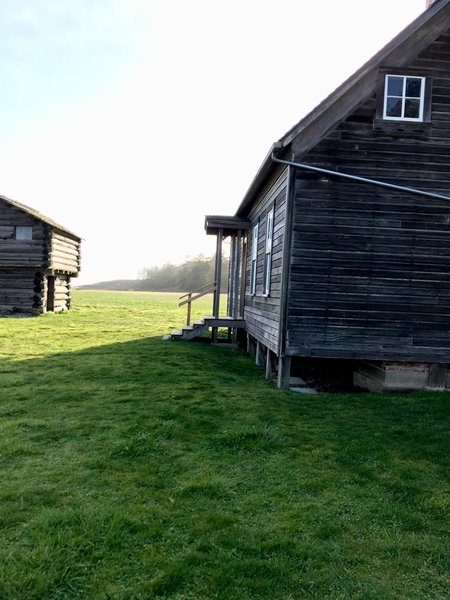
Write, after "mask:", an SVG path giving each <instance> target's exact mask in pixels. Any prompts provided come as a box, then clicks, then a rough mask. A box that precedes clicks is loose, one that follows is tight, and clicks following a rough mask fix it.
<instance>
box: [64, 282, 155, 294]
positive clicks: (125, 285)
mask: <svg viewBox="0 0 450 600" xmlns="http://www.w3.org/2000/svg"><path fill="white" fill-rule="evenodd" d="M143 283H144V282H143V280H142V279H114V280H113V281H99V282H98V283H88V284H86V285H75V286H73V287H74V288H76V289H77V290H111V291H121V292H122V291H129V290H136V291H142V289H143Z"/></svg>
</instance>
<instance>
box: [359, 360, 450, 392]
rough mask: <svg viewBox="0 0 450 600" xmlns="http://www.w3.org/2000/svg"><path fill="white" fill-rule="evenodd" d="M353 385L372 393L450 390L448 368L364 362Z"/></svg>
mask: <svg viewBox="0 0 450 600" xmlns="http://www.w3.org/2000/svg"><path fill="white" fill-rule="evenodd" d="M353 383H354V385H356V386H358V387H361V388H364V389H367V390H369V391H371V392H407V391H413V390H445V389H448V388H449V387H450V375H449V370H448V365H446V364H438V363H403V362H361V363H359V365H358V367H357V369H356V370H355V371H354V373H353Z"/></svg>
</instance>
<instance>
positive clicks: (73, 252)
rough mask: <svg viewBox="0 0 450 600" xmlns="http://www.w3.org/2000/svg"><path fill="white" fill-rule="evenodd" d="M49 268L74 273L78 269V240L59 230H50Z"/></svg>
mask: <svg viewBox="0 0 450 600" xmlns="http://www.w3.org/2000/svg"><path fill="white" fill-rule="evenodd" d="M49 259H50V269H52V270H54V271H63V272H65V273H73V274H76V273H78V271H79V270H80V242H79V240H77V239H75V238H72V237H69V236H68V235H66V234H63V233H61V232H59V231H56V230H54V231H52V235H51V246H50V256H49Z"/></svg>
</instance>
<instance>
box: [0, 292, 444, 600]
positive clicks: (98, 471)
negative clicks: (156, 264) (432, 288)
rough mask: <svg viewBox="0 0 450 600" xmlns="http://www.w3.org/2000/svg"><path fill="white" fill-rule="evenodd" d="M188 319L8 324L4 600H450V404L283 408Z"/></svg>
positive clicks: (80, 303) (92, 313)
mask: <svg viewBox="0 0 450 600" xmlns="http://www.w3.org/2000/svg"><path fill="white" fill-rule="evenodd" d="M197 310H198V311H199V312H200V313H202V312H204V313H205V314H207V313H210V311H211V308H210V305H209V304H208V305H206V303H204V304H203V306H202V305H200V306H199V307H198V308H197ZM183 318H184V311H183V310H182V309H178V308H177V294H156V293H138V292H137V293H132V292H130V293H128V292H111V293H109V292H87V291H83V292H81V291H78V292H75V294H74V308H73V310H72V311H70V312H68V313H66V314H56V315H54V314H48V315H44V316H42V317H37V318H31V319H1V320H0V433H1V435H0V466H1V468H0V478H1V481H0V507H1V510H0V599H1V600H22V599H24V600H25V599H26V600H28V599H30V600H31V599H42V600H53V599H72V598H82V599H88V600H89V599H103V600H107V599H109V600H112V599H114V600H119V599H120V600H139V599H152V598H167V599H174V600H175V599H176V600H188V599H198V600H210V599H221V600H246V599H258V600H277V599H280V600H290V599H303V598H319V599H342V600H348V599H364V600H369V599H373V600H384V599H392V600H394V599H395V600H399V599H405V600H406V599H407V600H416V599H417V600H419V599H421V600H422V599H427V600H432V599H448V598H450V580H449V573H450V564H449V558H450V536H449V533H450V528H449V523H450V520H449V517H450V510H449V498H450V495H449V475H450V468H449V439H450V437H449V433H450V425H449V421H450V420H449V414H450V394H448V393H415V394H401V395H400V394H399V395H393V394H349V395H343V394H342V395H341V394H320V395H315V396H304V395H297V394H295V393H293V392H289V391H280V390H277V389H276V388H275V386H274V384H273V383H272V382H268V381H266V380H265V379H264V377H263V373H262V372H261V370H260V369H258V368H257V367H256V366H255V365H254V364H253V362H252V360H251V359H250V357H249V356H248V355H247V354H245V353H243V352H240V351H231V350H224V349H221V348H216V347H212V346H210V345H209V344H206V343H198V342H197V343H196V342H165V341H162V340H161V336H162V335H163V334H164V333H167V332H168V331H170V329H171V328H172V327H175V326H180V325H181V324H182V322H183Z"/></svg>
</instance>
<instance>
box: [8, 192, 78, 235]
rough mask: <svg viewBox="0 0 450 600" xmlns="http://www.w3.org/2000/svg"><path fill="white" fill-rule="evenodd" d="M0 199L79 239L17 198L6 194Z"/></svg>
mask: <svg viewBox="0 0 450 600" xmlns="http://www.w3.org/2000/svg"><path fill="white" fill-rule="evenodd" d="M0 201H3V202H5V203H6V204H9V205H10V206H13V207H14V208H17V209H19V210H22V211H23V212H26V213H27V214H29V215H31V216H32V217H34V218H35V219H39V221H42V222H43V223H47V225H50V227H54V228H55V229H58V231H61V232H62V233H67V234H68V235H71V236H72V237H74V238H76V239H77V240H81V238H80V236H78V235H76V234H75V233H73V232H72V231H69V229H66V227H63V226H62V225H59V224H58V223H56V221H53V219H49V218H48V217H46V216H45V215H43V214H42V213H40V212H39V211H37V210H35V209H34V208H31V207H30V206H27V205H26V204H22V203H21V202H18V201H17V200H12V199H11V198H7V197H6V196H0Z"/></svg>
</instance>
